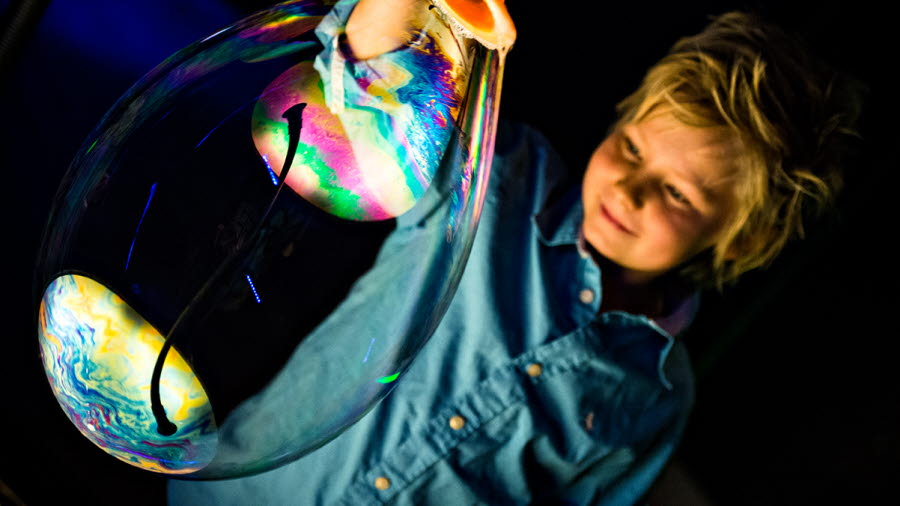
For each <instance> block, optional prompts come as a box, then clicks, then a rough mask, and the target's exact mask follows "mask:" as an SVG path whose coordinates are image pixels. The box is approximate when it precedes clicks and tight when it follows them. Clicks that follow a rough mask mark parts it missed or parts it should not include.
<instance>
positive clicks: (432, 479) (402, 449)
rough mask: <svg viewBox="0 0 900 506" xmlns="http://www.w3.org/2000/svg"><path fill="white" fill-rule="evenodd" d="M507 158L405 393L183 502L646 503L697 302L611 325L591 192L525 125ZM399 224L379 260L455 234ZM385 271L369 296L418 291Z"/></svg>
mask: <svg viewBox="0 0 900 506" xmlns="http://www.w3.org/2000/svg"><path fill="white" fill-rule="evenodd" d="M353 5H354V2H343V3H340V4H338V6H337V7H336V8H335V10H334V13H333V14H334V15H330V16H328V17H326V20H325V21H324V22H323V23H322V25H320V27H319V29H318V31H319V34H320V37H322V36H323V35H322V34H324V36H325V37H327V36H329V35H330V36H338V34H339V33H341V32H342V31H343V26H342V23H343V20H344V19H345V18H346V16H347V15H349V12H350V11H351V10H352V6H353ZM326 47H329V45H328V44H326ZM350 71H351V72H352V69H350ZM496 146H497V147H496V150H495V156H494V161H493V168H492V174H491V179H490V184H489V186H488V190H487V195H486V198H485V203H484V208H483V213H482V217H481V221H480V225H479V228H478V232H477V235H476V238H475V242H474V245H473V248H472V252H471V256H470V258H469V261H468V264H467V266H466V270H465V273H464V274H463V277H462V280H461V282H460V285H459V288H458V290H457V293H456V295H455V296H454V298H453V301H452V303H451V305H450V307H449V309H448V311H447V313H446V314H445V316H444V318H443V320H442V321H441V323H440V325H439V326H438V328H437V330H436V332H435V334H434V335H433V336H432V337H431V339H430V340H429V341H428V342H427V343H426V344H425V346H424V348H423V349H422V350H421V351H420V352H419V354H418V356H417V357H416V359H415V361H414V362H413V363H412V365H411V366H410V368H409V369H408V370H407V371H406V372H405V373H404V374H402V375H401V377H400V378H399V379H398V381H397V386H396V387H395V389H394V390H393V392H391V394H390V395H388V397H387V398H386V399H385V400H383V401H382V402H381V403H380V404H378V405H377V406H376V407H375V408H374V409H373V410H372V411H370V412H369V413H368V414H366V415H365V416H364V417H363V418H362V419H361V420H360V421H358V422H357V423H356V424H354V425H352V426H351V427H350V428H349V429H347V430H346V431H345V432H343V433H342V434H341V435H339V436H338V437H337V438H336V439H334V440H332V441H331V442H329V443H327V444H326V445H325V446H323V447H322V448H320V449H318V450H316V451H314V452H312V453H310V454H308V455H306V456H304V457H302V458H300V459H299V460H297V461H295V462H292V463H289V464H286V465H284V466H282V467H279V468H277V469H274V470H271V471H268V472H265V473H262V474H258V475H255V476H249V477H244V478H239V479H232V480H221V481H177V480H172V481H170V483H169V489H168V495H169V501H170V503H171V504H176V505H182V504H184V505H198V504H216V505H226V504H235V505H246V504H268V505H281V504H284V505H293V504H297V505H307V504H310V505H314V504H325V505H331V504H346V505H352V506H358V505H367V504H385V503H390V504H417V505H418V504H441V505H457V504H460V505H462V504H491V505H495V504H533V503H537V504H610V505H619V504H633V503H634V502H636V501H638V500H639V499H640V498H641V497H642V496H643V495H644V494H645V493H646V491H647V489H648V488H649V487H650V485H651V484H652V482H653V480H654V479H655V478H656V476H657V475H658V474H659V472H660V471H661V469H662V468H663V466H664V464H665V462H666V461H667V459H668V458H669V456H670V455H671V454H672V452H673V450H674V448H675V446H676V445H677V442H678V440H679V437H680V435H681V433H682V431H683V429H684V426H685V423H686V420H687V416H688V413H689V412H690V408H691V405H692V403H693V376H692V373H691V370H690V363H689V359H688V355H687V352H686V350H685V348H684V345H683V344H682V343H681V342H680V341H678V340H677V339H675V337H674V336H675V335H677V334H678V333H679V332H680V331H681V330H683V329H684V327H685V326H686V325H687V323H688V322H689V320H690V319H691V318H692V316H693V310H694V307H695V305H696V300H695V299H690V300H687V301H685V302H684V303H683V304H682V305H681V306H680V307H679V308H678V309H677V310H676V311H675V314H674V315H673V316H672V317H669V318H667V319H666V320H665V321H663V320H658V321H654V320H651V319H649V318H647V317H646V316H643V315H633V314H628V313H624V312H619V311H613V312H604V313H600V312H599V309H600V305H601V302H602V298H603V294H602V289H601V272H600V268H599V267H598V266H597V264H596V263H595V262H594V260H593V259H592V258H591V256H590V255H589V254H588V253H587V251H586V249H585V248H584V247H583V246H582V239H581V237H580V228H581V223H582V207H581V190H580V186H579V185H578V184H572V183H571V181H569V177H568V173H567V171H566V169H565V167H564V166H563V163H562V162H561V160H560V159H559V157H558V156H557V155H556V154H555V153H554V152H553V150H552V149H551V148H550V146H549V143H548V142H547V140H546V139H545V138H544V137H543V136H542V135H541V134H540V133H538V132H536V131H535V130H533V129H531V128H529V127H527V126H524V125H520V124H511V123H510V124H505V123H502V124H501V126H500V128H499V133H498V138H497V145H496ZM397 223H398V228H397V230H395V231H394V232H393V233H392V234H391V235H390V236H389V237H388V239H387V240H386V242H385V243H384V245H383V246H382V250H381V252H380V253H379V260H378V262H388V263H390V262H394V261H397V262H400V261H402V257H403V255H405V254H406V255H408V254H410V252H409V251H410V250H409V245H410V244H415V243H416V240H415V239H416V235H418V234H431V235H433V234H440V233H441V232H440V230H435V229H439V228H440V227H444V226H446V224H445V223H444V222H442V221H441V220H440V219H429V217H428V216H424V217H422V218H421V219H410V218H408V217H401V219H399V220H398V222H397ZM379 271H382V272H392V273H402V272H403V269H400V268H392V267H390V266H387V267H384V266H378V265H377V264H376V267H375V268H374V269H373V272H374V273H376V274H372V275H369V276H364V277H363V278H361V279H360V280H359V281H358V283H357V285H356V286H355V287H354V290H361V291H372V290H374V291H377V292H380V293H383V294H384V298H385V300H389V299H390V296H391V295H390V294H391V292H392V291H402V290H404V287H407V286H409V284H408V283H404V280H403V279H402V276H394V275H392V276H387V277H386V276H380V275H377V272H379ZM414 275H415V273H409V276H414ZM369 285H377V286H369ZM400 299H403V297H400ZM407 309H408V308H407ZM286 367H290V363H288V365H287V366H286ZM288 373H290V372H289V371H288ZM271 408H272V407H268V408H267V409H271ZM310 409H315V407H310ZM276 411H277V409H276ZM278 424H279V425H280V426H282V427H284V426H289V425H290V421H289V420H287V421H285V420H279V421H278ZM261 434H265V431H261ZM260 437H264V436H260Z"/></svg>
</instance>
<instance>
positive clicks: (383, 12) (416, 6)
mask: <svg viewBox="0 0 900 506" xmlns="http://www.w3.org/2000/svg"><path fill="white" fill-rule="evenodd" d="M430 5H431V3H430V2H429V1H428V0H360V1H359V3H358V4H357V5H356V7H355V8H354V9H353V12H352V13H351V14H350V19H348V20H347V27H346V32H347V42H348V43H349V45H350V49H351V51H353V55H354V56H355V57H356V58H359V59H361V60H365V59H367V58H373V57H375V56H378V55H381V54H384V53H387V52H388V51H392V50H394V49H397V48H398V47H400V46H403V45H405V44H406V43H407V42H408V41H409V39H410V37H411V35H412V32H413V30H414V29H415V26H416V23H415V20H416V19H417V18H419V17H420V16H421V15H422V14H424V13H426V12H427V9H428V7H429V6H430Z"/></svg>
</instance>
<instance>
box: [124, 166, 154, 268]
mask: <svg viewBox="0 0 900 506" xmlns="http://www.w3.org/2000/svg"><path fill="white" fill-rule="evenodd" d="M154 193H156V183H153V185H152V186H150V196H149V197H147V203H146V204H144V212H143V213H141V219H140V221H138V224H137V227H136V228H135V229H134V237H133V238H132V239H131V246H130V247H129V248H128V258H127V259H126V260H125V270H126V271H127V270H128V265H129V264H130V263H131V254H132V253H133V252H134V243H135V241H137V238H138V232H140V230H141V224H142V223H144V216H147V209H150V201H151V200H153V194H154Z"/></svg>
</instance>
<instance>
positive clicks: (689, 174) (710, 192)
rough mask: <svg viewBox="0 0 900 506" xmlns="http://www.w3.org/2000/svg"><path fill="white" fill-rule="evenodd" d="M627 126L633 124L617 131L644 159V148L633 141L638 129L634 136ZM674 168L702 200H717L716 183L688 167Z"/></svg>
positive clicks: (638, 136)
mask: <svg viewBox="0 0 900 506" xmlns="http://www.w3.org/2000/svg"><path fill="white" fill-rule="evenodd" d="M629 126H633V125H632V124H626V125H623V127H622V128H620V129H619V133H620V134H621V136H622V137H623V139H625V141H626V142H630V143H631V144H632V145H633V146H635V148H636V149H637V151H638V153H639V155H637V157H638V159H640V160H641V161H643V160H644V158H643V152H644V150H643V149H642V148H641V147H639V146H638V143H635V139H638V140H639V141H640V140H641V139H640V131H637V132H636V135H634V136H632V135H629V134H628V133H627V132H626V131H625V129H626V128H627V127H629ZM640 144H641V145H642V146H646V145H647V143H646V142H640ZM674 170H675V172H676V174H677V175H678V177H679V178H680V179H682V180H684V181H687V182H688V183H689V184H690V185H691V186H693V187H695V188H697V191H698V193H700V195H701V197H702V198H703V200H705V201H706V202H707V203H710V204H713V203H716V202H718V201H719V197H720V192H718V191H716V189H715V186H717V185H716V184H710V183H708V182H707V181H706V180H705V179H703V178H701V177H700V176H699V175H698V174H697V172H696V171H694V170H691V168H690V167H688V168H686V169H674ZM728 179H730V177H726V178H724V179H721V180H720V181H719V183H722V182H724V181H726V180H728Z"/></svg>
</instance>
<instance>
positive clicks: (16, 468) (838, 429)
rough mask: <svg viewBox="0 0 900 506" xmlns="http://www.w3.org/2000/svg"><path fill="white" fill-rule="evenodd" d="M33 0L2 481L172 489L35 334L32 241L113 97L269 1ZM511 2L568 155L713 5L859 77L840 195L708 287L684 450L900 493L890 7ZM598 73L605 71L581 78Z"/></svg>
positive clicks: (799, 487) (814, 496)
mask: <svg viewBox="0 0 900 506" xmlns="http://www.w3.org/2000/svg"><path fill="white" fill-rule="evenodd" d="M41 3H43V4H47V7H46V10H44V11H43V13H42V15H41V16H39V17H35V18H34V19H35V20H36V23H35V25H34V27H33V28H34V29H33V30H31V31H29V30H27V29H26V30H24V31H22V32H21V33H22V37H20V38H19V39H17V40H18V42H17V43H14V44H8V41H9V39H8V37H6V36H7V35H8V34H9V32H8V31H6V30H8V26H10V25H9V23H10V20H11V14H12V13H14V12H15V11H16V9H18V8H19V7H20V5H22V3H20V2H11V1H2V0H0V15H2V18H3V22H4V24H3V25H2V26H3V30H4V37H5V38H4V43H5V45H4V47H3V48H2V50H3V60H2V61H0V64H2V67H0V97H2V102H0V104H2V112H3V121H2V123H0V124H2V127H0V168H2V170H3V173H4V174H5V175H6V177H7V179H6V185H4V186H3V191H4V194H5V198H3V209H4V217H5V219H4V220H3V224H4V228H6V231H5V232H4V234H3V236H2V239H0V244H2V246H3V251H4V256H3V257H4V258H5V259H6V262H5V265H6V267H7V272H8V273H9V277H8V278H7V279H8V280H9V282H8V284H7V289H6V290H5V297H4V298H3V300H4V301H5V303H4V304H3V307H4V321H5V322H8V323H11V327H9V328H8V331H7V332H6V333H5V335H4V336H3V337H4V340H3V343H4V344H3V347H2V348H0V375H2V378H0V380H2V381H0V389H2V390H0V392H2V396H3V398H2V400H0V406H2V407H0V410H2V412H0V435H2V436H3V440H2V443H0V482H2V483H5V484H6V485H7V486H8V487H9V489H11V490H12V491H13V492H14V493H15V494H16V495H17V496H18V497H19V498H20V499H21V500H22V501H24V502H25V503H27V504H49V503H55V502H57V501H58V500H59V499H60V498H62V497H65V498H66V499H68V500H71V501H72V502H76V503H82V502H90V503H93V504H119V503H131V504H160V503H162V502H163V501H164V496H163V487H164V480H163V479H161V478H159V477H157V476H154V475H152V474H149V473H146V472H143V471H139V470H137V469H134V468H131V467H129V466H127V465H125V464H121V463H119V461H117V460H115V459H113V458H112V457H109V456H107V455H106V454H104V453H103V452H101V451H100V450H99V449H97V448H95V447H94V446H93V445H92V444H91V443H90V442H89V441H88V440H87V439H85V438H84V437H82V436H81V435H80V434H79V433H78V432H77V430H76V429H75V428H74V427H73V426H72V424H71V423H70V422H69V421H68V420H67V419H66V417H65V415H64V414H63V412H62V410H61V409H60V408H59V406H58V405H57V404H56V401H55V399H54V398H53V396H52V394H51V392H50V389H49V387H48V385H47V382H46V379H45V377H44V376H43V370H42V367H41V365H40V360H39V355H38V347H37V337H36V332H35V321H36V319H35V314H36V307H35V295H34V293H33V287H32V271H33V269H34V258H35V252H36V250H37V248H38V247H39V241H40V234H41V231H42V229H43V226H44V223H45V220H46V217H47V213H48V211H49V208H50V206H51V202H52V199H53V195H54V193H55V190H56V186H57V184H58V183H59V180H60V178H61V177H62V175H63V173H64V171H65V169H66V167H67V165H68V163H69V161H70V160H71V159H72V157H73V156H74V155H75V152H76V151H77V149H78V147H79V145H80V143H81V142H82V140H83V139H84V138H85V137H86V136H87V134H88V132H89V131H90V129H91V128H92V127H93V126H94V125H95V124H96V123H97V122H98V121H99V120H100V118H101V116H102V115H103V113H104V112H105V111H106V110H107V109H108V108H109V107H110V106H111V105H112V104H113V102H114V101H115V100H116V99H117V98H118V97H119V96H120V95H121V94H122V93H124V92H125V90H126V89H127V88H128V87H129V86H130V85H131V84H132V83H133V82H134V81H135V80H136V79H137V78H139V77H140V76H141V75H143V74H144V73H145V72H147V71H148V70H150V69H151V68H152V67H153V66H155V65H156V64H157V63H159V62H161V61H162V60H163V59H164V58H166V57H167V56H168V55H170V54H172V53H173V52H175V51H176V50H178V49H180V48H181V47H183V46H185V45H187V44H189V43H191V42H193V41H194V40H197V39H200V38H203V37H205V36H207V35H209V34H211V33H213V32H215V31H216V30H218V29H219V28H221V27H222V26H225V25H227V24H229V23H230V22H232V21H235V20H237V19H239V18H241V17H243V16H245V15H247V14H249V13H251V12H253V11H255V10H257V9H259V8H262V7H264V6H265V5H266V2H259V1H256V2H254V1H250V0H230V1H228V0H184V1H179V2H174V1H162V2H121V1H113V0H90V1H81V2H75V1H72V0H57V1H55V2H39V3H38V5H40V4H41ZM508 3H509V8H510V11H511V12H512V14H513V17H514V19H515V20H516V22H517V26H518V30H519V41H518V43H517V45H516V47H515V49H514V50H513V52H512V53H511V55H510V58H509V61H508V67H507V74H506V80H505V83H504V89H503V105H502V114H503V117H504V118H506V119H510V120H520V121H526V122H529V123H532V124H534V125H536V126H537V127H538V128H539V129H540V130H542V131H543V132H544V133H545V134H547V136H548V137H550V139H551V141H552V143H553V144H554V145H555V146H556V147H557V149H559V150H560V152H562V153H563V155H564V157H565V158H566V160H567V162H568V163H569V164H570V165H571V166H572V168H573V171H578V170H581V168H582V167H583V166H584V164H585V163H586V160H587V157H588V155H589V154H590V152H591V150H592V149H593V147H594V146H595V145H596V143H597V142H599V141H600V140H601V139H602V137H603V135H604V132H605V131H606V129H607V126H608V125H609V123H610V122H611V121H612V119H613V105H614V103H615V102H616V101H617V100H618V99H620V98H621V97H623V96H624V95H626V94H627V93H628V92H630V91H631V90H632V89H634V88H635V87H636V86H637V84H638V83H639V81H640V78H641V76H642V73H643V71H644V70H645V69H646V68H647V67H648V66H649V65H651V64H652V63H653V62H654V61H656V60H657V59H658V58H660V57H661V56H662V55H663V54H664V53H665V51H666V50H667V49H668V47H669V46H670V45H671V44H672V43H673V42H674V41H675V39H676V38H678V37H679V36H682V35H686V34H689V33H694V32H697V31H699V30H700V29H701V28H702V27H703V26H704V25H705V24H706V22H707V20H708V17H709V15H712V14H717V13H721V12H724V11H726V10H730V9H734V8H742V9H752V10H757V11H760V12H762V13H763V14H764V15H767V16H768V17H769V18H771V19H773V20H775V21H777V22H779V23H780V24H782V26H784V27H785V28H786V29H787V30H788V31H790V32H794V33H797V34H799V35H801V36H802V37H804V38H806V39H807V41H808V42H809V44H810V45H811V47H812V48H813V49H814V51H815V52H817V53H818V54H819V55H820V56H822V57H824V58H825V59H827V60H829V61H830V62H831V63H832V64H833V65H835V66H836V67H838V68H841V69H843V70H844V71H845V72H847V73H849V74H851V75H854V76H856V77H857V78H859V79H861V80H862V81H864V82H865V83H867V84H868V87H869V93H868V97H867V110H866V113H865V116H864V121H863V126H862V131H863V135H864V137H865V142H864V144H863V151H862V156H861V157H860V159H859V160H857V161H855V162H853V163H851V164H849V165H848V167H847V170H848V186H847V189H846V191H845V193H844V194H843V196H842V197H841V199H840V201H839V205H838V209H837V210H836V211H835V212H833V213H831V214H829V215H827V216H826V217H825V218H824V219H823V220H822V221H821V222H820V223H819V224H817V225H816V226H813V227H811V228H810V229H809V230H808V238H807V240H806V241H804V242H802V243H797V244H793V245H791V246H790V247H789V248H788V249H787V250H786V251H785V253H784V254H783V255H782V257H781V258H779V260H778V261H776V262H775V263H774V264H773V265H772V267H771V268H769V269H768V270H766V271H762V272H758V273H753V274H750V275H748V276H746V277H745V279H743V280H742V282H741V283H740V284H739V285H737V286H736V287H734V288H731V289H728V290H726V292H725V293H724V294H717V293H709V294H705V295H704V306H703V309H702V310H701V313H700V315H699V316H698V320H697V322H696V324H695V326H694V328H693V329H692V330H691V331H690V332H689V334H688V335H687V336H686V337H685V339H686V340H687V343H688V346H689V348H690V349H691V351H692V355H693V359H694V361H695V366H696V369H697V374H698V380H699V383H698V393H697V406H696V410H695V412H694V414H693V416H692V419H691V424H690V426H689V428H688V432H687V434H686V436H685V439H684V443H683V444H682V447H681V450H680V452H679V457H678V458H679V459H680V461H681V462H683V463H684V465H685V467H686V469H687V471H688V472H689V474H690V475H691V476H692V477H693V478H694V479H695V480H696V482H697V483H698V484H699V485H700V487H701V488H702V489H703V490H704V491H705V492H706V494H707V495H708V496H709V497H710V498H711V499H712V500H713V501H714V502H716V503H719V504H813V503H816V504H822V503H855V504H860V503H863V504H864V503H871V502H876V501H877V502H896V501H897V499H896V497H897V496H898V494H897V492H896V491H895V490H894V489H893V485H894V483H895V482H896V477H897V476H900V472H898V471H900V437H898V429H900V413H898V411H900V410H898V405H900V392H898V390H900V381H898V380H897V376H896V367H895V364H894V362H895V358H894V355H893V354H892V350H893V349H894V348H895V346H893V344H894V343H893V341H895V340H896V339H897V338H898V337H900V332H898V331H897V327H896V324H895V322H894V320H893V317H894V316H895V314H896V313H895V311H897V308H898V305H897V303H898V299H900V298H898V296H897V292H896V290H897V284H898V281H900V275H898V274H900V272H898V271H900V268H898V265H897V262H896V258H897V255H896V253H895V251H896V250H895V245H894V244H895V240H896V236H897V235H898V234H897V219H898V213H897V212H896V210H895V207H896V202H897V201H898V200H900V185H898V183H900V181H898V172H897V169H898V164H897V156H896V155H895V153H894V148H895V145H896V140H895V139H896V136H897V135H896V132H897V130H896V128H894V126H895V121H896V120H895V118H896V117H897V112H898V107H897V93H896V92H895V91H894V89H893V87H892V86H889V85H890V84H891V82H890V81H888V79H887V75H888V72H889V71H891V69H892V68H894V67H896V63H895V61H896V58H895V57H896V55H895V53H896V51H895V48H897V47H898V44H897V42H896V40H895V39H894V35H895V33H894V32H895V31H896V29H895V28H894V25H895V23H893V22H892V20H891V19H890V16H891V15H890V14H889V13H887V12H883V11H881V10H880V9H878V8H876V7H875V4H874V3H871V2H854V1H849V0H844V1H833V2H815V3H813V2H804V3H790V4H788V5H785V4H784V3H783V2H775V1H769V2H763V1H755V2H750V1H744V2H733V1H725V2H711V1H707V2H695V3H692V4H691V5H677V4H678V3H675V2H671V3H667V4H665V5H664V6H659V5H654V4H649V3H646V2H609V3H607V2H603V3H602V4H603V5H595V6H591V7H586V6H585V5H584V4H586V3H589V2H552V3H546V2H542V3H540V4H538V3H537V2H534V3H531V2H525V1H524V0H509V2H508ZM590 3H591V4H593V3H594V2H590ZM39 11H40V9H39ZM23 26H25V27H26V28H27V26H28V25H27V23H26V24H25V25H23ZM594 71H597V72H598V73H599V76H600V78H599V79H597V78H594V77H589V74H593V72H594ZM7 495H9V494H7ZM7 502H11V499H9V498H8V497H6V498H5V497H4V495H3V493H0V504H6V503H7Z"/></svg>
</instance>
